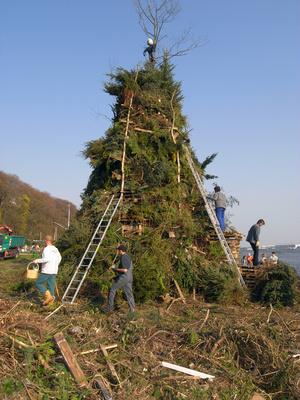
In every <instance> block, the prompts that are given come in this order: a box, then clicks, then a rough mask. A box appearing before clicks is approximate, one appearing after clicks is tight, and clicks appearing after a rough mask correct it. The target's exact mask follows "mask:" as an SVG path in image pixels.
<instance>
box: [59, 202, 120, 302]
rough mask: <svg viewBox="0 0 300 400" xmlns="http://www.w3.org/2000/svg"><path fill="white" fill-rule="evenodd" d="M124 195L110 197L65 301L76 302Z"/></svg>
mask: <svg viewBox="0 0 300 400" xmlns="http://www.w3.org/2000/svg"><path fill="white" fill-rule="evenodd" d="M121 198H122V196H119V197H115V196H114V195H113V196H112V198H111V199H110V201H109V203H108V206H107V207H106V209H105V211H104V213H103V215H102V217H101V219H100V222H99V224H98V226H97V228H96V230H95V232H94V234H93V236H92V239H91V240H90V242H89V244H88V246H87V248H86V250H85V252H84V255H83V256H82V258H81V260H80V263H79V264H78V267H77V268H76V271H75V273H74V275H73V277H72V279H71V281H70V283H69V285H68V287H67V289H66V291H65V293H64V295H63V297H62V302H63V303H68V304H72V305H73V304H74V301H75V299H76V297H77V295H78V292H79V290H80V288H81V286H82V284H83V281H84V279H85V277H86V275H87V273H88V271H89V269H90V267H91V265H92V263H93V261H94V258H95V256H96V253H97V251H98V250H99V248H100V246H101V243H102V241H103V239H104V236H105V234H106V232H107V230H108V227H109V225H110V223H111V221H112V219H113V216H114V214H115V212H116V210H117V208H118V206H119V204H120V201H121Z"/></svg>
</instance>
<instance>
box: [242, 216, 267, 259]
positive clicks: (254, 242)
mask: <svg viewBox="0 0 300 400" xmlns="http://www.w3.org/2000/svg"><path fill="white" fill-rule="evenodd" d="M263 225H265V221H264V220H263V219H259V220H258V221H257V223H256V224H254V225H252V226H251V228H250V229H249V232H248V235H247V237H246V242H249V243H250V245H251V247H252V249H253V265H258V264H259V262H258V255H259V235H260V227H261V226H263Z"/></svg>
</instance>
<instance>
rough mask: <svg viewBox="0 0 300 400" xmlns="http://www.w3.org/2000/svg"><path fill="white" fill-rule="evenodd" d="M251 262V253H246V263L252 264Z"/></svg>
mask: <svg viewBox="0 0 300 400" xmlns="http://www.w3.org/2000/svg"><path fill="white" fill-rule="evenodd" d="M252 262H253V257H252V256H251V254H250V253H248V255H247V263H248V265H250V264H251V265H252Z"/></svg>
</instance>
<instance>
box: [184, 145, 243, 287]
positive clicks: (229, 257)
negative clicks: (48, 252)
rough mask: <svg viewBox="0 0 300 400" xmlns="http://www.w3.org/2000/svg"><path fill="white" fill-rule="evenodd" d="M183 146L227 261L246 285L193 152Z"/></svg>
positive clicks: (241, 282)
mask: <svg viewBox="0 0 300 400" xmlns="http://www.w3.org/2000/svg"><path fill="white" fill-rule="evenodd" d="M183 147H184V150H185V154H186V158H187V161H188V164H189V166H190V169H191V171H192V173H193V175H194V178H195V181H196V183H197V186H198V188H199V190H200V193H201V195H202V198H203V200H204V204H205V209H206V211H207V214H208V216H209V218H210V220H211V223H212V225H213V228H214V230H215V232H216V234H217V236H218V239H219V241H220V244H221V246H222V248H223V250H224V253H225V256H226V258H227V261H228V262H229V264H230V265H231V266H233V267H235V268H236V270H237V273H238V277H239V282H240V284H241V285H242V286H245V282H244V279H243V277H242V275H241V273H240V270H239V267H238V265H237V263H236V261H235V258H234V257H233V254H232V252H231V249H230V247H229V245H228V243H227V240H226V238H225V236H224V233H223V231H222V229H221V228H220V224H219V221H218V219H217V216H216V213H215V210H214V207H213V205H212V203H211V201H210V200H208V197H207V192H206V190H205V188H204V185H203V182H202V180H201V177H200V175H199V173H198V171H197V170H196V169H195V166H194V162H193V159H192V157H191V154H190V152H189V151H188V148H187V147H186V146H183Z"/></svg>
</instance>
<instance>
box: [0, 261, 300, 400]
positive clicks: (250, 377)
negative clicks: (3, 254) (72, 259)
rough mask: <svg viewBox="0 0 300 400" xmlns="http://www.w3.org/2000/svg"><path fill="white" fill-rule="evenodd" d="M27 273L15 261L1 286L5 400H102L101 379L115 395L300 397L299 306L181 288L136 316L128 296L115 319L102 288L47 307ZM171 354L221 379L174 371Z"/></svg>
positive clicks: (184, 364) (0, 379)
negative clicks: (183, 293)
mask: <svg viewBox="0 0 300 400" xmlns="http://www.w3.org/2000/svg"><path fill="white" fill-rule="evenodd" d="M13 271H15V272H18V273H17V274H13V273H12V272H13ZM22 271H24V266H21V265H19V266H15V267H11V268H8V270H7V271H6V272H7V273H8V274H9V275H7V277H8V279H7V280H6V282H5V286H4V283H3V284H2V285H3V286H2V287H1V298H2V299H1V302H0V324H1V325H0V326H1V328H0V346H1V347H0V360H1V366H2V367H1V371H0V382H1V390H0V397H1V398H2V399H32V400H38V399H41V398H42V399H60V400H61V399H81V398H86V399H95V400H96V399H99V398H104V397H103V394H102V391H101V390H100V389H99V387H98V386H97V381H99V378H100V377H101V379H102V382H104V383H105V385H106V387H107V390H108V391H109V393H110V396H111V398H112V399H114V400H124V399H126V400H130V399H137V398H139V399H141V400H144V399H145V400H146V399H161V400H163V399H164V400H165V399H207V400H208V399H245V400H247V399H252V398H253V396H254V394H255V393H257V394H260V395H261V396H262V398H263V399H266V400H267V399H281V400H287V399H297V398H299V396H300V387H299V376H300V362H299V359H300V351H299V348H300V347H299V338H300V331H299V326H300V316H299V315H300V314H299V311H300V309H299V305H298V304H296V305H295V307H294V308H293V309H289V308H285V309H281V310H277V309H274V308H273V307H261V306H260V305H255V304H250V303H249V302H247V301H246V302H245V303H244V304H243V305H221V304H218V305H217V304H211V303H206V302H204V301H203V299H201V298H200V297H199V296H196V297H195V299H193V298H186V299H185V301H183V299H181V298H180V297H179V296H178V294H175V293H174V294H173V295H169V296H164V297H161V298H160V302H159V301H156V302H148V303H147V304H144V305H143V306H141V305H140V306H139V307H138V309H137V313H136V315H135V316H129V315H128V314H127V312H128V309H127V304H126V301H124V299H123V297H122V295H121V294H120V295H119V296H118V297H117V299H116V300H117V301H116V303H117V304H116V305H117V310H116V311H115V312H114V313H113V314H111V315H108V316H106V315H103V314H101V313H100V311H99V310H100V308H101V306H102V304H103V302H104V299H103V297H106V294H105V293H102V294H101V293H99V291H98V293H97V292H96V291H95V293H91V294H94V302H91V301H87V300H86V297H83V296H82V297H80V298H79V301H78V304H77V306H76V307H74V308H70V307H61V308H60V309H58V310H57V307H58V306H59V305H60V303H59V302H57V303H56V304H55V306H53V307H52V309H51V310H46V311H45V310H41V309H40V299H39V298H38V295H37V292H36V290H35V289H34V288H33V286H32V282H27V283H26V282H24V280H23V278H22ZM2 282H3V281H2ZM12 288H14V289H15V290H14V291H12ZM20 288H22V291H20ZM85 290H87V291H89V286H88V285H87V286H86V289H85ZM59 291H61V288H59ZM102 296H103V297H102ZM55 310H57V311H56V312H55V313H53V314H52V315H51V313H52V312H53V311H55ZM58 332H62V333H63V335H64V337H65V339H66V340H67V342H68V343H69V345H70V348H71V350H72V353H73V355H74V357H75V358H76V360H77V361H78V363H79V365H80V368H81V370H82V372H83V375H84V381H85V382H87V386H84V387H79V386H80V382H79V383H77V385H76V383H75V381H74V379H73V378H72V375H71V373H70V370H69V368H68V367H67V366H66V365H65V363H64V361H63V358H62V355H61V353H60V351H59V348H58V346H57V344H56V342H55V341H54V335H55V334H57V333H58ZM103 348H106V349H107V350H106V351H107V354H106V355H105V354H104V353H103ZM162 361H165V362H168V363H172V364H175V365H177V366H180V367H186V368H190V369H192V370H196V371H200V372H202V373H206V374H209V375H213V376H214V377H215V378H213V379H212V380H211V381H209V380H202V379H199V378H195V377H192V376H190V375H186V374H184V373H181V372H175V371H173V370H170V369H167V368H165V367H163V366H162V364H161V363H162Z"/></svg>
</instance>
